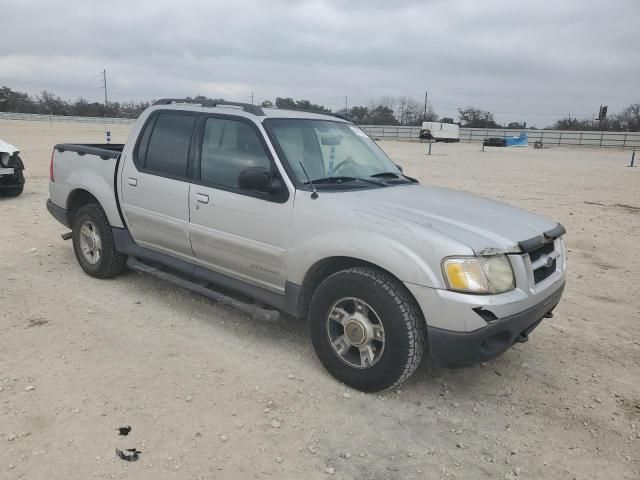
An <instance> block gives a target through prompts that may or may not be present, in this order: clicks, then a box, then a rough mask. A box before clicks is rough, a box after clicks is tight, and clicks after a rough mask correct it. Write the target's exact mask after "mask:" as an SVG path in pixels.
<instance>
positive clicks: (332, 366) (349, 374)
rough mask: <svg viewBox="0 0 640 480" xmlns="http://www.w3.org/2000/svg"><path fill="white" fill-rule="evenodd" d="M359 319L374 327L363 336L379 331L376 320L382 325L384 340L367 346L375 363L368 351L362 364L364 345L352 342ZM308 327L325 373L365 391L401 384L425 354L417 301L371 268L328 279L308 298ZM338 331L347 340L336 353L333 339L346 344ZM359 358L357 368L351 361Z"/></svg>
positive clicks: (423, 328)
mask: <svg viewBox="0 0 640 480" xmlns="http://www.w3.org/2000/svg"><path fill="white" fill-rule="evenodd" d="M356 300H359V301H360V303H361V304H360V306H358V302H356ZM350 302H351V303H353V306H352V307H350V306H349V305H350ZM362 304H364V305H362ZM362 307H364V311H365V312H367V313H366V315H364V316H360V317H358V316H357V312H356V311H355V310H357V309H358V308H360V309H361V311H362ZM367 307H368V308H367ZM372 311H373V314H372V313H371V312H372ZM332 312H333V314H332ZM344 313H346V314H347V315H345V314H344ZM330 314H332V316H331V317H330ZM336 318H340V319H341V320H340V321H338V320H336ZM345 318H346V321H345ZM358 318H365V320H364V322H365V323H366V322H369V323H370V324H371V325H368V326H366V328H365V330H367V331H369V330H371V329H375V330H374V333H372V334H371V335H365V336H364V337H367V336H368V337H369V338H373V337H375V336H376V335H378V333H377V331H379V330H380V328H379V327H376V325H377V322H379V323H380V324H381V325H382V330H383V332H382V336H383V338H384V340H383V341H376V340H375V339H374V340H373V341H372V342H371V344H370V345H371V346H372V350H373V351H374V359H373V362H372V361H371V358H370V357H367V355H366V354H365V357H367V358H365V361H364V362H363V361H362V358H360V359H359V357H361V356H362V350H363V349H364V350H367V347H366V345H365V346H363V345H360V346H358V345H353V343H352V340H353V336H351V337H350V336H349V334H348V330H349V329H352V330H351V333H353V332H356V334H355V338H357V339H358V340H357V341H360V340H361V339H362V338H363V336H362V335H361V334H360V331H359V330H358V329H359V328H360V325H359V321H356V322H353V320H354V319H355V320H357V319H358ZM309 326H310V334H311V342H312V343H313V347H314V349H315V351H316V354H317V355H318V358H319V359H320V361H321V362H322V364H323V365H324V367H325V368H326V369H327V371H328V372H329V373H330V374H331V375H333V376H334V377H335V378H336V379H338V380H340V381H341V382H343V383H345V384H347V385H349V386H351V387H353V388H355V389H357V390H361V391H363V392H378V391H381V390H385V389H389V388H393V387H395V386H397V385H399V384H401V383H402V382H404V381H405V380H406V379H407V378H409V377H410V376H411V374H412V373H413V372H414V371H415V369H416V368H417V367H418V365H420V362H421V361H422V357H423V356H424V353H425V344H426V342H425V340H426V335H425V331H426V328H425V322H424V318H423V317H422V314H421V312H420V309H419V307H418V305H417V304H416V301H415V299H414V298H413V297H412V296H411V294H410V293H409V292H408V291H407V289H406V288H405V286H404V285H402V283H401V282H400V281H398V280H397V279H396V278H394V277H393V276H391V275H390V274H388V273H385V272H382V271H379V270H376V269H373V268H367V267H355V268H349V269H347V270H342V271H339V272H337V273H335V274H333V275H331V276H329V277H328V278H326V279H325V280H324V281H323V282H322V283H321V284H320V285H319V286H318V288H317V289H316V291H315V292H314V294H313V297H312V298H311V304H310V306H309ZM341 328H342V330H340V329H341ZM353 329H355V330H353ZM341 331H342V337H345V338H346V340H347V343H346V344H345V345H344V346H342V348H340V352H338V350H337V349H336V348H334V346H333V345H332V342H333V343H334V344H342V343H344V339H342V340H341V339H340V335H341V333H340V332H341ZM359 362H360V366H359V367H358V366H356V365H355V364H357V363H359Z"/></svg>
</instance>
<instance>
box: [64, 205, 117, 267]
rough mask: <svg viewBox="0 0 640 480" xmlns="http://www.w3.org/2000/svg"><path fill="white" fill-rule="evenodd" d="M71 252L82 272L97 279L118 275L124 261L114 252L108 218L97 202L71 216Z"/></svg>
mask: <svg viewBox="0 0 640 480" xmlns="http://www.w3.org/2000/svg"><path fill="white" fill-rule="evenodd" d="M73 250H74V252H75V254H76V259H77V260H78V263H79V264H80V266H81V267H82V269H83V270H84V271H85V272H87V273H88V274H89V275H91V276H92V277H96V278H110V277H114V276H116V275H118V274H119V273H121V272H122V271H123V270H124V268H125V263H126V261H127V256H126V255H123V254H122V253H119V252H116V249H115V244H114V242H113V233H112V232H111V225H109V220H108V219H107V215H106V214H105V213H104V210H103V209H102V207H101V206H100V205H98V204H96V203H91V204H88V205H84V206H83V207H80V208H79V209H78V211H77V212H76V214H75V216H74V220H73Z"/></svg>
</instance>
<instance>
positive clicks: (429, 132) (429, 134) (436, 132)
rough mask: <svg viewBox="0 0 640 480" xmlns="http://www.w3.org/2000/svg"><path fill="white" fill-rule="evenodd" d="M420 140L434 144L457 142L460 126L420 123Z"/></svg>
mask: <svg viewBox="0 0 640 480" xmlns="http://www.w3.org/2000/svg"><path fill="white" fill-rule="evenodd" d="M420 138H421V139H424V140H431V141H436V142H459V141H460V126H459V125H457V124H455V123H440V122H422V129H421V130H420Z"/></svg>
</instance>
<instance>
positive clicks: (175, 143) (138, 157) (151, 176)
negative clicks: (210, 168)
mask: <svg viewBox="0 0 640 480" xmlns="http://www.w3.org/2000/svg"><path fill="white" fill-rule="evenodd" d="M197 119H198V115H197V113H196V112H181V111H174V110H159V111H157V112H154V113H152V114H151V115H150V117H149V119H148V120H147V122H146V124H145V126H144V127H143V130H142V133H141V135H140V137H139V139H138V143H137V145H136V147H135V149H134V151H133V159H132V160H133V161H126V162H125V166H124V169H123V173H122V181H121V188H122V209H123V212H124V214H125V217H126V219H127V223H128V227H129V229H130V231H131V234H132V236H133V238H134V240H135V241H136V243H138V244H139V245H141V246H144V247H147V248H151V249H154V250H159V251H162V252H165V253H168V254H171V255H174V256H178V257H192V256H193V251H192V249H191V242H190V240H189V189H190V183H189V181H190V171H191V168H190V163H191V157H192V155H193V147H192V143H193V137H194V131H195V125H196V122H197Z"/></svg>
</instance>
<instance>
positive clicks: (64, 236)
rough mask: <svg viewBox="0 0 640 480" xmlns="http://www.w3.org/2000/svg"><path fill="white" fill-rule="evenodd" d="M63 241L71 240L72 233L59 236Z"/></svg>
mask: <svg viewBox="0 0 640 480" xmlns="http://www.w3.org/2000/svg"><path fill="white" fill-rule="evenodd" d="M60 236H61V237H62V239H63V240H71V239H72V238H73V232H67V233H63V234H62V235H60Z"/></svg>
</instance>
